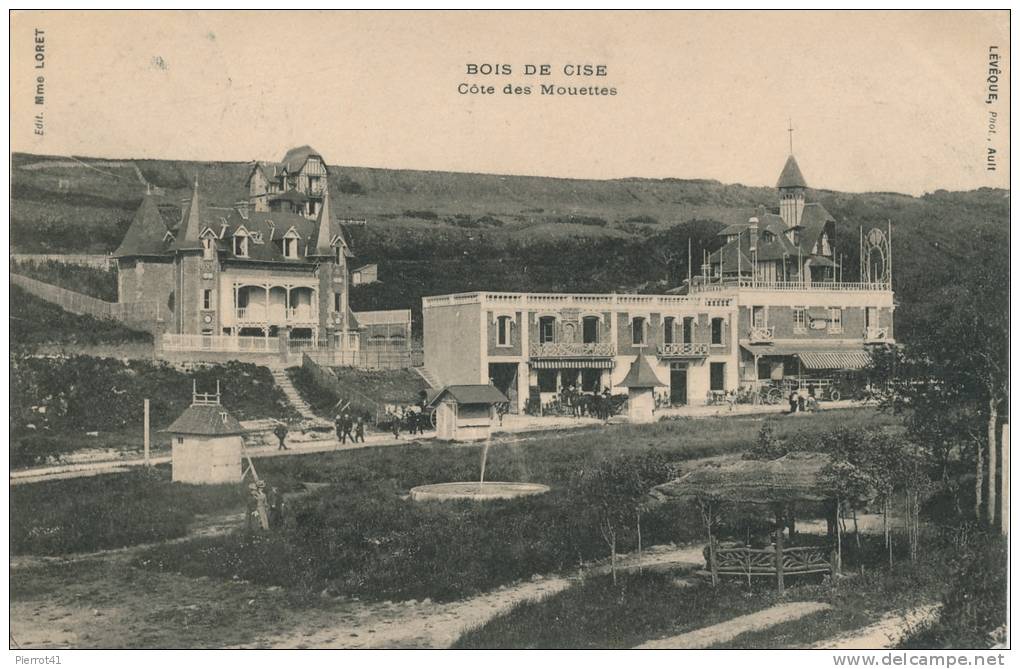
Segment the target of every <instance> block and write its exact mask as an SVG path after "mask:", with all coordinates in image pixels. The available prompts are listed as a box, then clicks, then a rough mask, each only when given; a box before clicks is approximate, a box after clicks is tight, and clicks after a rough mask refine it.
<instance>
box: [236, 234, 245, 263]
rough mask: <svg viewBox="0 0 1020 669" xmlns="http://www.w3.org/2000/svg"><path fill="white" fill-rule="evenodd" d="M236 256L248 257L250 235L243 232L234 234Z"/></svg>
mask: <svg viewBox="0 0 1020 669" xmlns="http://www.w3.org/2000/svg"><path fill="white" fill-rule="evenodd" d="M234 255H235V256H237V257H238V258H247V257H248V235H247V234H245V233H244V232H243V231H242V232H236V233H234Z"/></svg>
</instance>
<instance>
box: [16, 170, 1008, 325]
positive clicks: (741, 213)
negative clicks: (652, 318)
mask: <svg viewBox="0 0 1020 669" xmlns="http://www.w3.org/2000/svg"><path fill="white" fill-rule="evenodd" d="M12 160H13V167H14V169H13V176H12V184H13V199H12V217H11V238H12V244H13V246H14V248H17V249H18V250H23V251H41V250H67V251H72V250H73V251H74V252H82V251H91V252H106V251H110V250H112V249H113V248H115V247H116V245H117V244H118V243H119V241H120V239H121V237H122V236H123V233H124V231H125V230H126V228H127V225H128V223H129V222H130V219H131V215H132V213H133V211H134V208H135V207H136V206H137V204H138V202H139V201H140V199H141V196H142V193H143V187H142V185H141V183H140V182H139V180H138V178H137V175H136V174H135V172H134V169H133V168H132V167H131V162H129V161H108V160H88V161H87V162H88V163H89V164H90V165H91V166H92V167H91V168H90V167H84V166H82V165H80V164H78V163H75V162H73V161H69V160H68V159H65V158H47V157H42V156H31V155H26V154H15V155H14V156H13V159H12ZM134 163H135V164H137V165H138V167H139V169H141V171H142V172H143V174H145V175H147V178H148V179H149V180H150V181H151V182H153V183H155V184H156V185H157V186H162V187H165V188H167V189H169V190H168V191H167V196H166V197H167V199H168V200H171V201H179V200H180V199H181V198H183V197H186V196H187V194H188V188H189V185H190V184H191V183H192V180H193V178H194V177H195V176H197V177H198V179H199V183H200V184H201V185H202V189H203V194H204V197H205V198H206V201H207V202H209V203H211V204H216V205H230V204H231V203H232V202H234V201H235V200H237V199H238V198H240V197H243V196H244V195H245V193H244V179H245V176H246V174H247V169H246V166H245V164H243V163H215V162H213V163H199V162H187V161H134ZM93 168H95V169H93ZM97 170H101V171H97ZM777 171H778V166H777ZM61 180H64V182H65V186H64V187H61ZM342 180H347V181H350V180H353V181H354V182H356V183H357V184H359V185H360V188H361V190H362V191H363V193H361V194H344V193H343V190H344V189H343V184H342V183H341V181H342ZM331 188H332V192H334V193H337V194H338V196H337V198H336V199H335V201H334V206H335V208H336V209H337V211H338V212H339V214H340V215H342V216H352V217H365V218H367V219H368V220H369V224H368V225H367V226H365V227H363V228H355V229H353V234H354V238H355V250H356V252H357V253H358V258H357V259H356V262H357V263H367V262H378V263H379V264H380V278H381V279H382V281H383V282H384V283H383V284H382V285H377V286H369V287H365V288H358V289H356V290H354V291H352V295H351V300H352V306H353V307H354V308H355V309H388V308H407V307H411V308H412V309H414V310H415V312H416V313H417V312H418V310H419V309H420V297H421V296H422V295H429V294H439V293H444V292H458V291H462V290H471V289H500V290H535V291H545V290H570V291H587V292H595V291H610V290H621V289H628V288H634V287H635V286H639V285H642V284H644V283H646V282H649V281H653V282H654V281H659V280H665V279H667V278H668V277H667V274H668V272H667V268H666V266H665V265H663V264H662V263H659V262H649V258H654V257H655V256H656V252H657V251H658V250H661V249H663V248H669V247H672V248H673V249H674V250H675V251H677V256H678V260H677V263H676V264H674V265H673V266H672V273H673V277H672V280H673V281H674V282H675V281H677V280H678V277H679V276H685V275H686V273H687V270H686V265H685V260H684V259H685V258H686V248H687V242H686V240H687V236H688V235H689V234H694V233H693V232H692V231H691V230H692V228H691V225H690V222H691V221H694V220H711V221H714V225H715V226H716V227H715V228H714V229H718V227H719V226H721V225H723V224H728V223H732V222H737V221H745V220H747V218H748V216H750V215H752V214H753V213H754V211H755V208H756V207H757V206H758V205H760V204H764V205H767V206H769V207H772V206H775V204H776V194H775V191H774V189H771V188H752V187H747V186H741V185H724V184H720V183H718V182H714V181H699V180H686V181H681V180H676V179H661V180H655V179H618V180H610V181H592V180H580V179H578V180H574V179H552V178H542V177H520V176H500V175H486V174H461V173H448V172H420V171H413V170H385V169H369V168H357V167H335V168H334V169H333V176H332V177H331ZM348 190H350V189H348ZM808 200H809V201H819V202H821V203H822V204H824V205H825V207H826V208H827V209H828V210H829V212H830V213H832V215H833V216H834V217H835V218H836V220H837V221H838V222H839V226H838V229H839V232H838V236H837V237H838V238H837V240H836V244H835V246H836V250H837V253H838V254H840V255H842V256H844V257H843V261H844V267H845V274H844V276H845V278H846V279H847V280H852V279H854V278H856V269H855V268H856V267H857V263H858V259H857V243H858V235H857V226H858V225H860V224H865V225H867V226H872V225H881V226H883V227H884V225H885V223H886V221H887V220H891V221H892V223H893V227H894V244H895V248H894V258H895V262H894V264H895V288H896V290H897V297H898V299H899V301H900V302H901V304H902V305H903V307H902V309H901V310H900V311H899V312H898V313H897V327H898V328H899V333H898V334H899V335H906V336H909V329H910V322H911V320H912V312H913V311H914V310H916V309H920V308H923V303H924V300H925V297H926V295H927V294H929V293H930V292H931V290H932V289H933V288H937V287H938V286H941V285H944V284H947V283H949V282H950V281H952V279H953V276H954V273H955V271H956V270H955V268H956V267H958V266H959V265H960V264H962V263H970V262H979V261H980V259H981V258H982V257H983V256H984V255H985V254H987V253H993V252H1005V249H1007V248H1008V243H1007V242H1008V228H1007V221H1008V213H1009V197H1008V193H1007V192H1006V191H1001V190H988V189H983V190H979V191H973V192H966V193H947V192H945V191H939V192H937V193H934V194H930V195H925V196H924V197H920V198H917V197H911V196H906V195H899V194H889V193H859V194H850V193H838V192H831V191H810V192H809V193H808ZM411 212H432V213H434V214H435V219H434V220H427V219H425V218H422V217H421V216H420V215H407V214H408V213H411ZM458 216H461V217H465V216H466V217H469V218H471V219H472V220H473V221H477V219H479V218H480V217H484V216H491V217H493V218H495V219H498V221H499V222H501V223H502V225H498V224H488V223H486V224H484V225H483V227H482V228H465V227H462V224H463V220H464V219H463V218H461V219H460V220H459V221H458V218H457V217H458ZM571 216H574V217H590V218H597V219H603V220H605V221H606V225H605V226H597V225H595V226H593V225H578V224H573V223H569V222H565V221H568V220H569V217H571ZM645 217H648V218H650V219H654V220H656V221H657V222H658V223H656V224H639V223H633V222H627V221H628V219H634V218H639V219H643V218H645ZM680 224H683V225H680ZM677 225H679V226H680V227H671V226H677ZM712 234H713V233H712V232H711V231H706V232H705V233H704V234H700V233H699V234H698V235H696V238H695V242H694V256H695V261H696V263H695V264H697V258H698V257H700V252H701V248H702V246H703V245H708V244H709V242H711V241H712ZM668 285H669V284H665V285H663V286H657V287H656V289H662V288H665V287H668Z"/></svg>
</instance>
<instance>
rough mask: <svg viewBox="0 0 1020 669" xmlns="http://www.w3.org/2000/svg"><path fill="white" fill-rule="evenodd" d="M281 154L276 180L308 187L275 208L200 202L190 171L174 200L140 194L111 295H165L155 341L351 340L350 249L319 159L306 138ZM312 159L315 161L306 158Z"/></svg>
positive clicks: (185, 345)
mask: <svg viewBox="0 0 1020 669" xmlns="http://www.w3.org/2000/svg"><path fill="white" fill-rule="evenodd" d="M295 155H298V156H299V157H298V158H295V157H294V156H295ZM287 156H288V160H287V161H285V163H284V166H285V169H284V170H283V174H284V177H285V181H284V182H279V183H280V184H281V185H286V186H287V187H288V188H290V187H294V188H299V189H304V190H305V191H308V192H310V193H311V194H312V196H309V199H307V200H305V209H303V210H289V209H288V210H284V209H283V208H279V207H278V208H276V209H274V206H275V205H274V204H273V202H274V200H272V199H271V198H269V201H267V203H266V205H267V207H266V209H265V210H262V209H261V207H260V206H258V202H259V201H260V200H259V197H261V196H258V197H255V198H253V201H254V203H255V206H254V207H253V206H249V203H247V202H241V203H240V204H238V205H235V206H234V207H230V208H225V207H215V206H209V205H207V204H206V203H205V202H204V200H203V197H202V193H201V186H200V184H199V183H198V182H197V180H196V182H195V185H194V188H193V189H192V192H191V197H190V199H189V200H188V202H187V203H185V204H184V206H183V207H181V208H177V207H175V206H173V205H167V204H162V205H161V204H160V203H159V202H158V201H157V199H156V196H154V195H152V194H151V193H147V194H146V196H145V198H144V199H143V200H142V203H141V206H140V207H139V208H138V210H137V212H136V213H135V217H134V220H133V221H132V223H131V225H130V227H129V228H128V231H127V233H126V234H125V236H124V240H123V241H122V243H121V245H120V247H119V248H118V249H117V251H116V252H115V253H114V257H115V258H116V260H117V263H118V269H119V271H118V294H119V301H121V302H129V301H131V302H141V301H156V302H157V303H159V304H160V305H166V307H167V310H168V313H170V314H171V316H170V319H169V320H168V321H167V322H166V323H165V334H164V336H163V337H162V338H161V341H162V342H163V344H164V348H167V347H169V349H171V350H174V349H176V350H207V351H217V350H218V351H224V352H244V351H246V350H247V351H253V352H266V351H279V350H280V345H281V342H282V343H286V344H288V345H295V344H305V345H314V346H325V347H329V348H332V349H336V350H345V351H351V350H358V349H359V348H360V337H359V332H360V326H359V323H358V321H357V317H356V316H355V315H354V313H353V312H352V311H351V309H350V304H349V283H350V281H349V269H350V267H349V262H350V259H351V258H352V257H353V251H352V247H351V242H350V238H349V236H348V234H347V231H346V229H345V228H344V226H343V225H341V224H340V222H339V221H338V220H337V219H336V218H335V216H334V215H333V210H332V207H331V202H330V192H329V188H328V186H327V184H326V180H325V175H326V172H325V163H324V162H322V161H321V156H319V155H318V154H314V152H311V150H310V149H309V148H308V147H302V148H301V149H295V150H292V151H289V152H288V153H287ZM315 161H318V162H320V163H321V168H315V167H310V166H311V165H312V163H313V162H315ZM292 167H293V170H292V169H291V168H292ZM320 172H321V175H322V178H321V181H318V180H316V177H315V174H319V173H320ZM292 179H293V180H292ZM250 183H251V177H249V184H250ZM309 203H314V206H313V205H312V204H309ZM253 209H254V210H253ZM313 212H314V213H313ZM404 314H405V312H400V314H399V315H400V316H401V319H402V321H403V320H406V321H409V319H407V318H406V317H405V315H404ZM385 316H386V314H383V315H382V316H379V315H378V314H376V320H380V319H382V320H384V321H385V320H386V318H385ZM409 326H410V324H409V322H408V323H407V327H408V328H409ZM409 335H410V332H405V333H403V336H404V337H405V340H406V339H409ZM402 341H403V340H402Z"/></svg>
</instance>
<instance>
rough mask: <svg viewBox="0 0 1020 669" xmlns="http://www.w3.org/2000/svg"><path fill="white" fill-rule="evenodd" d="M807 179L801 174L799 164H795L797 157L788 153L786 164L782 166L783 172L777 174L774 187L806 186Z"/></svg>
mask: <svg viewBox="0 0 1020 669" xmlns="http://www.w3.org/2000/svg"><path fill="white" fill-rule="evenodd" d="M807 187H808V185H807V181H805V180H804V175H803V174H801V171H800V166H799V165H798V164H797V159H796V158H794V157H793V155H790V157H789V158H787V159H786V165H784V166H783V172H782V173H781V174H780V175H779V183H777V184H776V188H807Z"/></svg>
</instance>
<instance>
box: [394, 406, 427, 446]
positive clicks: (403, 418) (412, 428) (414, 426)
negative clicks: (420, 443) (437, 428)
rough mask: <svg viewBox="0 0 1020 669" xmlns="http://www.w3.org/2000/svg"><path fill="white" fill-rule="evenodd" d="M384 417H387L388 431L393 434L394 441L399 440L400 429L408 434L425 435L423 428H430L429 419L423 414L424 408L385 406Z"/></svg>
mask: <svg viewBox="0 0 1020 669" xmlns="http://www.w3.org/2000/svg"><path fill="white" fill-rule="evenodd" d="M386 415H387V416H388V417H389V420H390V429H391V430H392V432H393V438H394V439H399V438H400V429H401V427H403V428H404V429H406V430H407V432H408V433H410V434H425V428H426V427H432V423H431V420H430V417H429V415H428V414H426V413H425V408H424V406H421V407H398V406H387V407H386Z"/></svg>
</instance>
